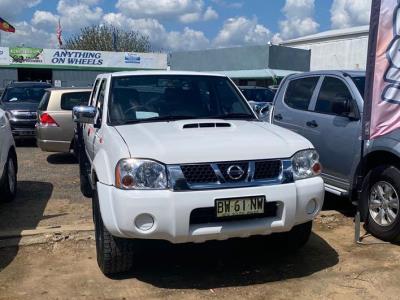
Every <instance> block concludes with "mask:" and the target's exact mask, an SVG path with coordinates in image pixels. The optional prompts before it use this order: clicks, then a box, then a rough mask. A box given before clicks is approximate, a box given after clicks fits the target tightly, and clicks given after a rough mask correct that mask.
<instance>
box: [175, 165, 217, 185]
mask: <svg viewBox="0 0 400 300" xmlns="http://www.w3.org/2000/svg"><path fill="white" fill-rule="evenodd" d="M181 169H182V172H183V175H184V176H185V179H186V181H187V183H189V184H193V183H210V182H218V178H217V176H216V175H215V172H214V170H213V168H212V167H211V165H209V164H202V165H184V166H181Z"/></svg>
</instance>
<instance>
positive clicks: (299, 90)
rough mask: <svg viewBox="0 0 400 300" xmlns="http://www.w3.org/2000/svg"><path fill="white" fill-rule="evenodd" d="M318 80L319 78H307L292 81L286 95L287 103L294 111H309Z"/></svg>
mask: <svg viewBox="0 0 400 300" xmlns="http://www.w3.org/2000/svg"><path fill="white" fill-rule="evenodd" d="M318 80H319V77H307V78H300V79H295V80H292V81H290V82H289V85H288V87H287V89H286V93H285V98H284V101H285V103H286V104H287V105H288V106H289V107H291V108H294V109H300V110H308V106H309V104H310V101H311V97H312V95H313V93H314V89H315V87H316V86H317V83H318Z"/></svg>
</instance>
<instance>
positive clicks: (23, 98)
mask: <svg viewBox="0 0 400 300" xmlns="http://www.w3.org/2000/svg"><path fill="white" fill-rule="evenodd" d="M49 87H50V86H43V87H10V88H7V89H6V90H5V92H4V95H3V98H2V101H3V102H10V103H12V102H18V103H21V102H36V103H39V102H40V100H42V97H43V95H44V92H45V89H47V88H49Z"/></svg>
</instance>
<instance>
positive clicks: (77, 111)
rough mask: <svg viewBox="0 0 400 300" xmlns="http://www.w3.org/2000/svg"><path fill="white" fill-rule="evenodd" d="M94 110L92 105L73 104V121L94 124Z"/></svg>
mask: <svg viewBox="0 0 400 300" xmlns="http://www.w3.org/2000/svg"><path fill="white" fill-rule="evenodd" d="M96 112H97V110H96V108H95V107H93V106H75V107H74V108H73V109H72V119H73V120H74V122H75V123H85V124H94V119H95V117H96Z"/></svg>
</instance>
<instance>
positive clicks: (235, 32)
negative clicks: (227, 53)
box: [213, 17, 271, 47]
mask: <svg viewBox="0 0 400 300" xmlns="http://www.w3.org/2000/svg"><path fill="white" fill-rule="evenodd" d="M270 38H271V31H270V30H268V29H267V28H266V27H264V26H263V25H260V24H258V22H257V19H256V18H253V19H252V20H250V19H247V18H245V17H238V18H230V19H227V20H226V21H225V23H224V25H223V27H222V29H221V30H220V31H219V33H218V35H217V36H216V37H215V39H214V41H213V45H214V46H216V47H229V46H242V45H261V44H267V43H268V42H269V40H270Z"/></svg>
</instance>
